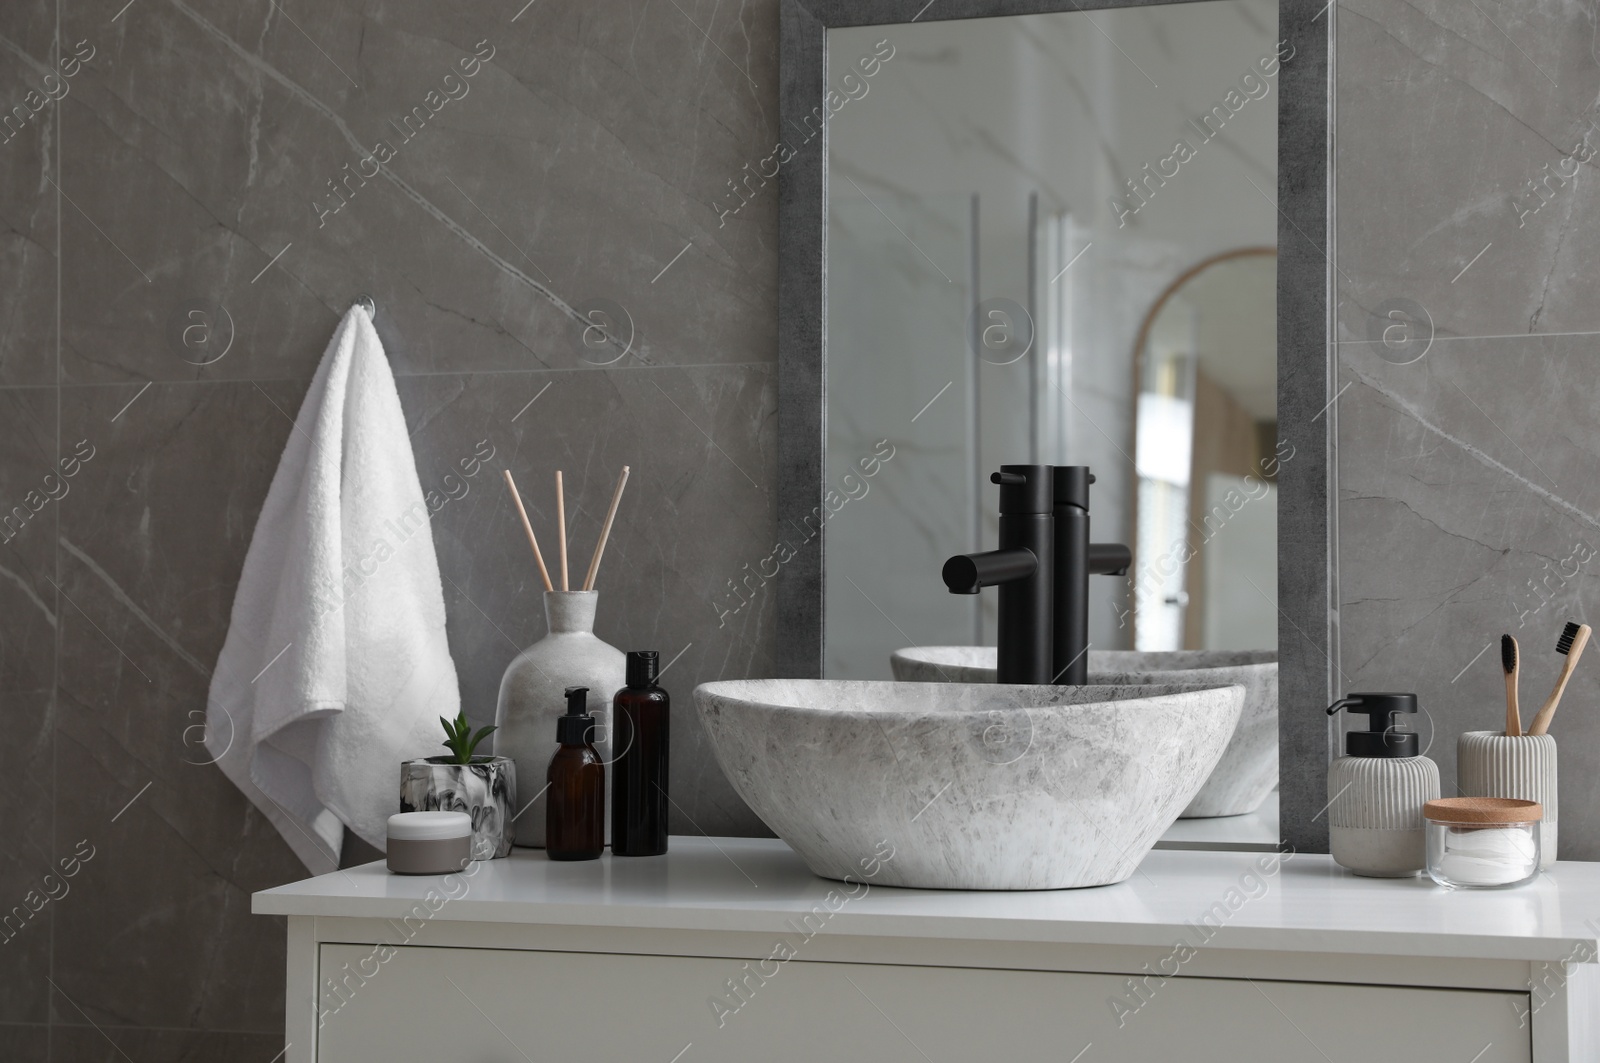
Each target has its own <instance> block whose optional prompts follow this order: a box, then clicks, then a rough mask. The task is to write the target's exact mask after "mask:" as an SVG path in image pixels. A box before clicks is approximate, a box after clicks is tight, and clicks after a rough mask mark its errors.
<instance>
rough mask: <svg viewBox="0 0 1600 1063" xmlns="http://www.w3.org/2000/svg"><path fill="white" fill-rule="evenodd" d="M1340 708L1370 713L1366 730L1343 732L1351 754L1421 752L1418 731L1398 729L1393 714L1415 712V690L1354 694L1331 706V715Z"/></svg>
mask: <svg viewBox="0 0 1600 1063" xmlns="http://www.w3.org/2000/svg"><path fill="white" fill-rule="evenodd" d="M1340 709H1344V710H1345V711H1346V712H1361V713H1365V714H1366V715H1367V729H1366V730H1365V731H1351V732H1349V733H1348V734H1346V735H1345V736H1344V751H1345V752H1346V753H1348V754H1349V755H1350V756H1352V757H1416V756H1421V755H1422V754H1421V750H1420V749H1419V748H1418V745H1417V741H1418V739H1417V733H1416V732H1415V731H1402V730H1399V728H1398V727H1397V725H1396V724H1395V720H1394V716H1395V713H1397V712H1409V713H1415V712H1416V711H1417V696H1416V695H1415V694H1362V693H1358V694H1351V695H1350V696H1349V697H1344V698H1340V699H1339V700H1338V701H1336V702H1334V703H1333V704H1332V705H1329V706H1328V715H1329V716H1332V715H1333V714H1334V713H1336V712H1338V711H1339V710H1340Z"/></svg>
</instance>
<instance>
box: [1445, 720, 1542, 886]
mask: <svg viewBox="0 0 1600 1063" xmlns="http://www.w3.org/2000/svg"><path fill="white" fill-rule="evenodd" d="M1456 785H1457V787H1458V788H1459V789H1460V790H1461V795H1462V796H1463V797H1511V798H1515V799H1517V800H1519V801H1537V802H1539V804H1541V805H1543V806H1544V818H1543V819H1542V820H1541V821H1540V823H1539V835H1540V836H1539V851H1540V854H1541V855H1540V858H1539V870H1541V871H1543V870H1545V869H1547V868H1548V867H1549V866H1550V865H1551V864H1553V863H1555V861H1556V833H1557V824H1558V822H1559V821H1558V813H1559V806H1558V804H1557V786H1556V740H1555V738H1554V737H1552V736H1551V735H1548V734H1542V735H1517V736H1515V737H1513V736H1511V735H1505V734H1501V733H1500V732H1499V731H1468V732H1467V733H1465V734H1463V735H1462V736H1461V737H1460V738H1459V739H1457V740H1456Z"/></svg>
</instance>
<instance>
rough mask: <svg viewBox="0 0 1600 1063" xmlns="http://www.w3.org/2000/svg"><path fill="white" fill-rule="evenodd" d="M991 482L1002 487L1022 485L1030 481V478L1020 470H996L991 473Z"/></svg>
mask: <svg viewBox="0 0 1600 1063" xmlns="http://www.w3.org/2000/svg"><path fill="white" fill-rule="evenodd" d="M989 482H990V483H993V484H999V485H1000V486H1001V487H1021V486H1023V485H1024V484H1026V483H1027V482H1028V478H1027V477H1026V476H1024V475H1022V474H1021V473H1020V472H996V473H991V474H990V475H989Z"/></svg>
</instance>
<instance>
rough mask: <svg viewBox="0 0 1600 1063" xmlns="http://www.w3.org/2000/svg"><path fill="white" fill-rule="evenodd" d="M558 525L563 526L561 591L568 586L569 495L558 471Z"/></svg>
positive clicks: (568, 588) (567, 588)
mask: <svg viewBox="0 0 1600 1063" xmlns="http://www.w3.org/2000/svg"><path fill="white" fill-rule="evenodd" d="M556 523H557V524H558V525H560V526H561V589H562V590H564V591H565V590H571V588H570V587H568V586H567V494H566V491H565V490H564V489H563V488H562V486H561V470H560V469H557V470H556Z"/></svg>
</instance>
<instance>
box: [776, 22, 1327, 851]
mask: <svg viewBox="0 0 1600 1063" xmlns="http://www.w3.org/2000/svg"><path fill="white" fill-rule="evenodd" d="M1158 2H1159V3H1171V2H1174V0H1083V2H1082V3H1076V2H1074V0H781V8H780V14H779V47H780V61H779V75H780V86H779V97H778V102H779V107H778V112H779V127H780V128H781V129H783V130H784V131H786V132H785V134H784V136H785V138H786V139H787V138H788V137H789V134H791V133H793V134H794V135H795V136H796V137H803V138H804V143H802V144H801V145H800V146H799V147H798V148H797V151H796V154H795V155H794V157H793V158H792V159H790V160H789V161H788V162H787V163H786V164H784V165H783V166H782V168H781V169H780V171H779V174H778V251H779V253H778V499H777V501H778V526H779V528H780V529H782V533H787V532H789V531H790V530H793V531H794V533H795V534H796V535H797V536H798V537H799V540H800V541H799V542H797V543H796V546H797V549H796V552H795V556H794V557H793V558H791V559H790V560H789V561H788V562H787V563H786V564H785V565H784V566H783V567H782V568H781V569H780V571H779V573H778V574H777V576H776V578H775V582H776V584H777V586H776V604H777V612H778V616H777V653H776V660H775V662H774V663H775V665H776V669H777V674H778V675H780V676H784V677H795V678H818V677H820V676H821V675H822V654H823V579H822V576H823V565H824V563H825V557H826V553H825V547H826V537H825V536H824V535H822V533H821V528H822V525H823V524H824V522H825V520H826V518H825V516H824V514H826V513H827V508H826V505H825V503H824V501H823V499H824V492H825V490H826V485H825V484H824V482H823V476H824V473H825V462H826V447H827V423H826V416H827V330H826V324H827V275H826V263H827V216H828V212H827V158H828V154H827V151H828V131H827V122H826V119H825V117H823V116H826V115H827V113H828V111H827V104H826V101H825V93H826V84H827V47H826V38H827V31H828V30H829V29H832V28H835V27H844V26H870V25H893V24H903V23H907V22H911V21H935V20H940V21H943V20H949V19H965V18H991V17H995V16H1002V15H1033V14H1041V13H1045V12H1054V11H1073V10H1085V9H1088V10H1099V9H1104V8H1117V7H1143V6H1147V5H1150V4H1153V3H1158ZM1177 2H1191V0H1177ZM1333 6H1334V5H1333V4H1331V3H1326V4H1325V0H1279V23H1278V24H1279V35H1280V37H1281V38H1282V39H1284V40H1287V41H1289V42H1290V43H1291V44H1293V46H1294V52H1293V58H1292V59H1291V60H1289V61H1287V62H1285V63H1284V64H1283V65H1282V66H1281V68H1280V70H1279V82H1278V90H1279V98H1278V202H1277V208H1278V215H1279V221H1278V426H1279V427H1278V431H1279V435H1280V437H1281V438H1282V439H1283V440H1284V441H1286V442H1287V443H1288V444H1289V445H1290V446H1292V447H1293V448H1294V449H1293V452H1292V456H1291V457H1289V458H1288V459H1286V460H1284V462H1283V464H1282V466H1281V468H1280V469H1279V472H1278V505H1279V510H1278V544H1279V545H1278V659H1279V716H1278V721H1279V722H1278V748H1279V754H1280V763H1281V778H1282V780H1283V781H1282V786H1281V790H1280V798H1281V800H1280V817H1281V823H1282V827H1281V831H1282V836H1283V842H1284V843H1285V845H1286V846H1292V847H1293V848H1294V849H1295V850H1297V851H1301V852H1327V851H1328V831H1327V819H1326V817H1325V816H1323V811H1324V809H1325V808H1326V799H1325V796H1324V794H1323V789H1324V783H1323V780H1324V778H1325V773H1326V769H1327V764H1328V759H1329V756H1330V755H1331V752H1332V736H1333V729H1332V728H1330V726H1329V724H1328V719H1327V716H1326V715H1325V713H1324V709H1325V707H1326V706H1327V705H1328V704H1330V703H1331V702H1332V701H1333V700H1334V699H1335V697H1336V696H1337V695H1336V690H1337V688H1336V683H1335V674H1336V672H1337V668H1336V667H1335V666H1334V663H1333V662H1334V660H1335V657H1334V654H1336V653H1337V652H1338V595H1337V587H1338V559H1337V554H1336V552H1335V538H1334V528H1335V523H1334V515H1335V496H1334V491H1335V490H1336V486H1337V485H1336V467H1335V464H1334V462H1333V460H1332V459H1333V454H1334V441H1335V438H1336V436H1335V431H1336V424H1337V421H1336V419H1335V418H1336V413H1337V410H1336V409H1335V407H1334V399H1336V397H1337V396H1336V395H1335V394H1334V393H1333V391H1332V387H1333V379H1334V371H1335V366H1334V360H1333V357H1332V350H1333V345H1332V342H1331V340H1332V332H1331V330H1332V323H1331V313H1332V307H1333V306H1334V299H1333V295H1332V293H1333V292H1334V267H1333V257H1332V256H1333V226H1332V213H1331V210H1330V204H1331V203H1332V201H1333V198H1332V188H1333V169H1332V167H1331V165H1330V160H1331V159H1332V158H1333V157H1334V123H1333V107H1334V96H1333V90H1332V86H1333V81H1332V78H1333V22H1334V14H1333V11H1332V9H1333ZM807 117H810V118H811V119H812V122H811V124H810V125H809V126H808V125H807V124H806V123H805V122H804V119H806V118H807ZM819 117H822V121H821V122H820V123H819V122H818V118H819ZM819 125H820V135H817V131H818V127H819ZM808 133H809V134H810V135H809V136H807V134H808ZM790 143H793V141H792V140H791V141H790ZM813 537H814V538H815V539H816V544H815V546H816V548H815V549H812V548H811V542H810V539H811V538H813Z"/></svg>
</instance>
